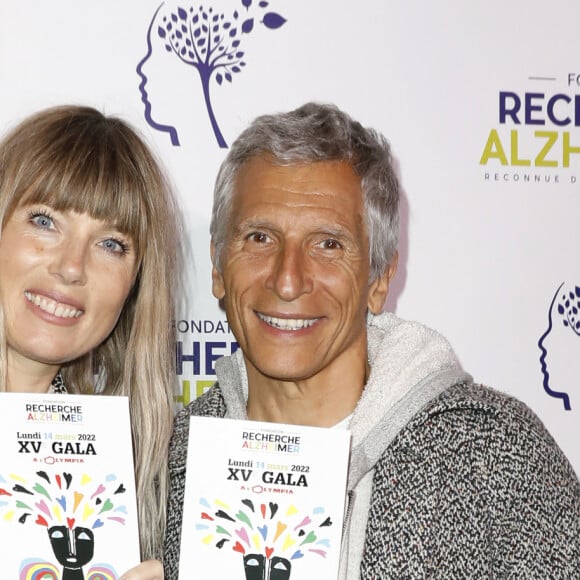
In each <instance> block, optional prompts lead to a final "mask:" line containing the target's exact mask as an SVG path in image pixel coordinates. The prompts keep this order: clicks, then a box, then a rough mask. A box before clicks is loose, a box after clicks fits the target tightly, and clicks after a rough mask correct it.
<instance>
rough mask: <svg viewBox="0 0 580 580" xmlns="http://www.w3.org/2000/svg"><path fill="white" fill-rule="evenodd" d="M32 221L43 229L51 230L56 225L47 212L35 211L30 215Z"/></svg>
mask: <svg viewBox="0 0 580 580" xmlns="http://www.w3.org/2000/svg"><path fill="white" fill-rule="evenodd" d="M30 221H31V222H32V223H33V224H34V225H35V226H37V227H39V228H42V229H43V230H50V229H52V228H53V227H54V222H53V220H52V218H51V217H50V216H49V215H48V214H45V213H34V214H32V215H31V216H30Z"/></svg>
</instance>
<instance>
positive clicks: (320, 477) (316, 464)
mask: <svg viewBox="0 0 580 580" xmlns="http://www.w3.org/2000/svg"><path fill="white" fill-rule="evenodd" d="M349 448H350V433H349V432H348V431H347V430H345V429H324V428H318V427H304V426H298V425H284V424H279V423H263V422H257V421H237V420H232V419H216V418H208V417H191V423H190V432H189V446H188V456H187V474H186V484H185V485H186V487H185V499H184V512H183V526H182V536H181V540H182V541H181V553H180V568H179V578H181V579H189V578H228V580H237V579H239V580H290V579H291V580H309V579H317V580H321V579H324V580H330V579H332V578H336V577H337V574H338V563H339V558H340V547H341V536H342V525H343V519H344V508H345V500H346V481H347V470H348V459H349Z"/></svg>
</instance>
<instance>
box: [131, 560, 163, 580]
mask: <svg viewBox="0 0 580 580" xmlns="http://www.w3.org/2000/svg"><path fill="white" fill-rule="evenodd" d="M163 578H164V577H163V566H162V564H161V562H160V561H159V560H148V561H147V562H142V563H141V564H139V566H135V568H131V570H128V571H127V572H125V574H123V575H122V576H121V578H120V580H163Z"/></svg>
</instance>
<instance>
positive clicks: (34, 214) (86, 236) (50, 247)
mask: <svg viewBox="0 0 580 580" xmlns="http://www.w3.org/2000/svg"><path fill="white" fill-rule="evenodd" d="M135 274H136V248H135V247H134V243H133V240H132V239H131V238H130V237H129V236H127V235H124V234H121V233H120V232H119V231H118V230H117V229H116V227H115V225H114V224H111V223H106V222H103V221H101V220H96V219H93V218H91V217H90V216H89V215H87V214H78V213H75V212H72V211H62V212H61V211H55V210H54V209H52V208H51V207H48V206H46V205H36V204H33V205H26V206H22V207H18V208H17V209H16V210H15V212H14V214H13V215H12V216H11V217H10V219H9V220H8V221H7V223H6V225H5V227H4V230H3V232H2V234H1V237H0V301H1V304H2V308H3V310H4V317H5V326H6V339H7V350H8V353H7V354H8V365H9V369H11V368H16V369H22V370H24V369H26V368H28V366H27V365H35V364H38V363H41V364H42V365H50V366H56V367H58V366H60V365H61V364H62V363H64V362H67V361H71V360H74V359H76V358H79V357H80V356H82V355H84V354H86V353H88V352H89V351H91V350H92V349H93V348H95V347H96V346H98V345H99V344H101V343H102V342H103V341H104V340H105V339H106V338H107V336H108V335H109V334H110V333H111V331H112V329H113V328H114V326H115V324H116V322H117V319H118V318H119V315H120V314H121V311H122V309H123V305H124V303H125V300H126V298H127V296H128V294H129V292H130V290H131V287H132V286H133V282H134V280H135ZM22 365H24V366H22Z"/></svg>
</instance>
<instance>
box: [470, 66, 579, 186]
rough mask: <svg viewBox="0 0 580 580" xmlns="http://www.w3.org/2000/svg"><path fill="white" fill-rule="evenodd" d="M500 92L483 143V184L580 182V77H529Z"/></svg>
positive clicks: (481, 163)
mask: <svg viewBox="0 0 580 580" xmlns="http://www.w3.org/2000/svg"><path fill="white" fill-rule="evenodd" d="M527 80H528V82H527V85H528V86H526V87H524V88H519V87H518V88H513V87H505V88H503V89H502V90H500V91H498V96H497V101H496V102H497V118H496V124H495V126H494V127H492V128H491V129H490V131H489V134H488V136H487V139H486V140H485V141H484V142H483V143H482V153H481V158H480V160H479V164H480V165H481V166H482V167H483V168H484V170H485V171H484V174H483V176H484V180H485V181H490V182H512V183H514V182H521V183H541V184H547V183H549V184H559V183H576V180H577V175H578V174H580V131H578V128H579V127H580V94H576V93H578V92H580V74H579V73H576V72H570V73H568V74H566V75H561V76H560V77H559V76H556V75H554V76H549V75H547V76H529V77H528V79H527Z"/></svg>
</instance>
